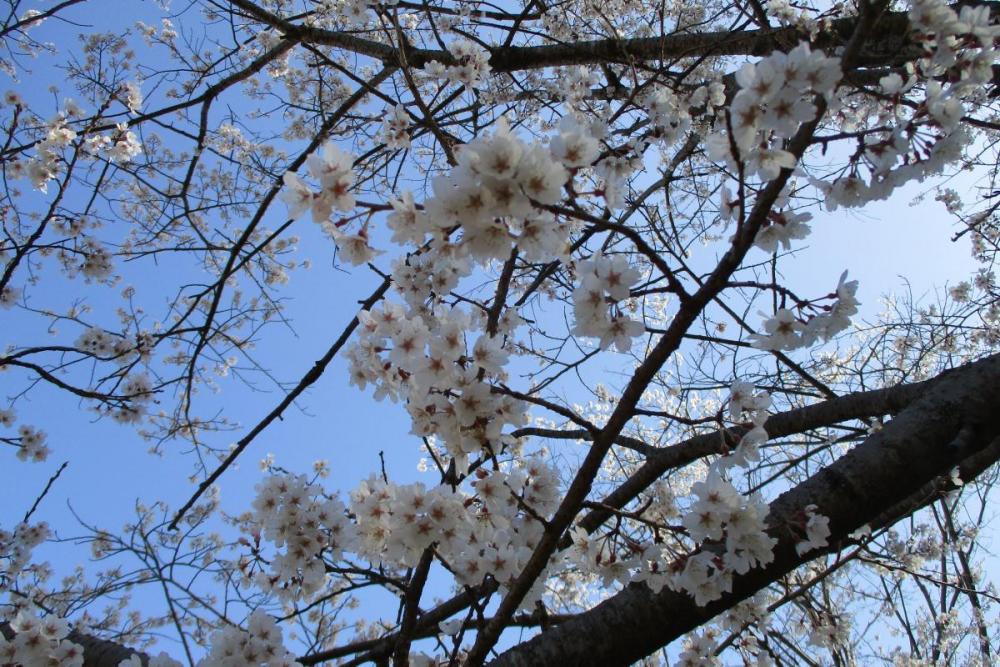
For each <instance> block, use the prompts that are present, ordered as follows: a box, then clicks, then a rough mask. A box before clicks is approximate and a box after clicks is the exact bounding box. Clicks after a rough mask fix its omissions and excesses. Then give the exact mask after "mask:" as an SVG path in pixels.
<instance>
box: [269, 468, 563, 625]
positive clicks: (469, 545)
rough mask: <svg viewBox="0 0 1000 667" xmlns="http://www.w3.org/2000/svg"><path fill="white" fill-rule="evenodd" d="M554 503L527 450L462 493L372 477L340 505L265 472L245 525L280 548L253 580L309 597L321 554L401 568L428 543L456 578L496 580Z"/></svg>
mask: <svg viewBox="0 0 1000 667" xmlns="http://www.w3.org/2000/svg"><path fill="white" fill-rule="evenodd" d="M558 502H559V484H558V479H557V478H556V475H555V471H554V470H553V469H552V468H551V467H550V466H549V465H547V464H545V463H544V462H542V461H540V460H539V459H538V458H537V457H535V458H528V459H526V460H524V461H523V462H521V463H519V464H518V465H516V466H513V467H511V468H510V469H508V470H492V471H485V470H482V469H480V470H478V471H477V472H476V475H475V476H474V478H473V481H472V483H471V493H466V492H464V491H461V490H454V489H452V488H450V487H447V486H435V487H432V488H430V489H428V488H427V487H426V486H425V485H424V484H422V483H413V484H395V483H392V482H389V481H386V480H384V479H381V478H377V477H374V476H373V477H370V478H369V479H367V480H365V481H363V482H362V483H361V484H360V485H359V486H358V487H357V488H356V489H355V490H353V491H352V492H351V494H350V503H349V505H348V506H346V507H345V506H344V505H343V504H342V503H341V502H340V501H339V500H337V499H336V498H331V497H328V496H327V495H326V494H324V492H323V490H322V489H321V488H320V487H318V486H317V485H315V484H313V483H310V482H308V481H307V480H306V479H305V478H304V477H293V476H291V475H275V476H273V477H271V478H269V479H268V480H267V481H265V482H263V483H261V484H259V485H258V487H257V497H256V499H255V500H254V503H253V507H254V510H255V512H254V515H253V518H252V519H251V521H250V526H251V530H252V531H256V532H258V533H259V535H260V536H262V537H263V538H264V539H265V540H267V541H269V542H271V543H273V545H274V546H275V547H276V548H279V549H282V551H281V552H280V553H279V554H278V555H277V556H275V557H274V558H271V559H270V560H269V571H268V572H267V573H262V574H261V575H260V576H259V577H258V579H259V582H258V583H260V584H261V585H262V586H263V587H264V589H265V590H270V591H273V592H275V593H276V594H277V595H278V596H279V597H281V598H283V599H286V600H288V601H292V600H297V599H301V598H306V599H309V598H311V597H312V596H313V595H314V594H316V593H317V592H318V591H319V590H320V589H321V587H322V586H323V585H324V584H325V582H326V576H327V575H326V570H325V565H324V562H325V560H324V558H325V559H328V560H331V561H333V562H336V561H338V560H339V559H341V558H343V557H344V555H345V553H350V554H355V555H357V556H360V557H362V558H364V559H365V560H367V561H369V562H371V563H374V564H378V565H379V566H380V567H384V568H391V569H402V568H406V567H413V566H414V565H416V563H417V561H418V560H419V559H420V556H421V554H422V553H423V551H424V550H425V549H427V548H429V547H431V546H432V545H433V546H434V548H435V552H436V554H437V555H438V557H439V558H441V559H442V560H443V561H444V562H445V563H447V564H448V567H449V569H450V570H451V571H452V572H454V573H455V576H456V577H457V579H458V580H459V581H460V582H461V583H463V584H465V585H469V586H475V585H478V584H480V583H481V582H482V580H483V577H485V576H486V575H492V576H493V577H494V578H495V579H496V580H497V581H498V582H500V583H501V584H506V583H508V582H509V581H510V579H511V578H512V577H513V576H514V575H515V574H517V573H518V572H519V571H520V569H521V568H522V567H523V565H524V564H525V563H526V562H527V558H528V557H529V556H530V555H531V553H532V549H533V547H534V545H535V544H536V541H537V539H538V538H539V537H540V536H541V533H542V531H543V526H542V524H541V523H540V522H539V521H538V518H539V517H546V516H549V515H551V513H552V512H554V511H555V509H556V507H557V505H558ZM257 549H259V547H257ZM529 606H530V604H529Z"/></svg>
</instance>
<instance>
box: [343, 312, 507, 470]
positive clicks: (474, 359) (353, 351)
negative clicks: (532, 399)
mask: <svg viewBox="0 0 1000 667" xmlns="http://www.w3.org/2000/svg"><path fill="white" fill-rule="evenodd" d="M358 319H359V321H360V323H361V326H360V333H359V335H358V338H357V340H356V341H355V342H354V343H352V344H351V346H350V347H349V348H348V349H347V351H346V354H347V357H348V360H349V363H350V374H351V376H350V377H351V383H352V384H354V385H357V386H358V387H359V388H361V389H364V388H365V387H366V386H367V384H368V383H372V384H374V386H375V388H376V389H375V397H376V398H377V399H381V398H383V397H389V398H390V399H392V400H399V399H400V398H404V397H405V398H406V408H407V411H408V412H409V413H410V417H411V419H412V422H413V428H412V431H411V432H412V433H414V434H415V435H418V436H430V435H436V436H438V437H440V438H441V439H442V441H443V443H444V445H445V446H446V448H447V449H448V451H449V453H450V454H451V455H452V456H453V457H455V458H456V460H457V463H458V465H459V468H460V469H463V468H464V461H465V460H466V457H467V455H468V454H470V453H473V452H478V451H481V450H487V451H494V452H498V451H501V449H502V445H503V442H502V438H503V436H502V431H503V429H504V427H505V426H507V425H512V426H523V425H524V424H525V423H526V415H525V410H524V407H523V403H522V402H521V401H520V400H518V399H515V398H513V397H511V396H508V395H506V394H503V393H500V392H497V391H494V390H493V388H492V387H491V385H490V383H489V382H488V380H489V378H493V377H498V376H501V375H502V374H503V366H504V365H505V364H506V363H507V356H508V355H507V352H506V351H505V350H504V339H503V337H501V336H499V335H497V336H490V335H489V334H485V333H484V334H481V335H480V336H479V337H478V338H477V340H476V341H475V343H474V344H473V346H472V349H471V350H470V349H469V348H468V342H467V340H466V332H467V331H468V330H469V329H470V324H471V320H470V318H469V316H468V315H466V314H465V313H464V312H463V311H461V310H458V309H453V310H447V311H443V312H440V313H438V314H437V316H435V317H429V318H427V319H426V320H425V319H424V318H421V317H407V315H406V313H405V311H404V310H403V308H402V307H401V306H399V305H397V304H393V303H385V304H383V305H382V306H380V307H376V308H373V309H372V310H371V311H362V312H361V313H359V315H358ZM428 321H429V323H428ZM431 327H433V329H432V328H431Z"/></svg>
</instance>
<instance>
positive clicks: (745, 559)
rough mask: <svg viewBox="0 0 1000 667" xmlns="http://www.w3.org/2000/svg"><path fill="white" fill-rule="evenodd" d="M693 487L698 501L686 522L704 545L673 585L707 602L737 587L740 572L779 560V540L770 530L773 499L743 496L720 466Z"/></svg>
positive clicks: (686, 564) (695, 536)
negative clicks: (769, 505)
mask: <svg viewBox="0 0 1000 667" xmlns="http://www.w3.org/2000/svg"><path fill="white" fill-rule="evenodd" d="M692 491H693V492H694V494H695V496H696V497H697V500H696V502H695V503H694V504H693V505H692V506H691V508H690V509H689V511H688V513H687V514H686V515H684V518H683V519H682V521H683V524H684V527H685V528H686V529H687V530H688V533H689V534H690V536H691V537H692V539H694V540H695V541H697V542H699V543H701V544H702V548H701V550H699V551H697V552H695V553H694V554H693V555H690V556H688V557H687V558H686V559H685V561H684V564H683V568H682V569H680V570H679V572H677V573H676V575H675V577H674V578H673V580H672V581H671V582H670V585H671V586H672V587H673V588H675V589H679V590H684V591H686V592H687V593H689V594H690V595H692V596H693V597H694V599H695V602H696V603H697V604H699V605H704V604H706V603H708V602H710V601H712V600H715V599H717V598H719V597H721V595H722V594H723V593H725V592H728V591H729V590H731V588H732V576H733V574H734V573H735V574H745V573H746V572H748V571H749V570H750V569H751V568H753V567H757V566H758V565H767V564H768V563H770V562H771V561H772V560H774V551H773V550H774V545H775V544H777V540H776V539H774V538H773V537H771V536H770V535H768V534H767V532H766V530H765V529H766V526H765V524H764V519H765V517H766V516H767V503H765V502H764V500H763V499H762V498H761V497H760V496H759V495H756V494H754V495H751V496H749V497H747V496H743V495H741V494H740V493H739V491H737V490H736V488H735V487H733V485H732V484H731V483H730V482H728V481H727V480H726V479H725V478H723V476H722V474H721V473H720V471H719V468H718V467H716V466H713V467H712V468H711V469H710V470H709V473H708V477H707V478H706V479H705V480H704V481H702V482H696V483H695V484H694V486H692Z"/></svg>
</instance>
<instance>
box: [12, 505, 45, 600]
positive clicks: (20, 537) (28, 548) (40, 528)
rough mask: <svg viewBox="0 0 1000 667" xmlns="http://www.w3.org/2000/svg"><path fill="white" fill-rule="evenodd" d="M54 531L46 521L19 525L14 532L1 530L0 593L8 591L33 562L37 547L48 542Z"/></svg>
mask: <svg viewBox="0 0 1000 667" xmlns="http://www.w3.org/2000/svg"><path fill="white" fill-rule="evenodd" d="M51 535H52V531H51V530H50V529H49V526H48V524H47V523H45V522H44V521H43V522H41V523H36V524H29V523H19V524H18V525H17V526H15V528H14V532H13V533H11V532H8V531H6V530H2V529H0V592H6V591H8V590H9V589H10V588H11V587H12V586H13V585H14V582H15V580H16V579H17V577H18V576H20V575H21V574H23V573H24V572H25V571H26V568H27V567H28V563H30V562H31V553H32V551H33V550H34V548H35V547H37V546H38V545H39V544H41V543H42V542H44V541H45V540H47V539H48V538H49V537H50V536H51Z"/></svg>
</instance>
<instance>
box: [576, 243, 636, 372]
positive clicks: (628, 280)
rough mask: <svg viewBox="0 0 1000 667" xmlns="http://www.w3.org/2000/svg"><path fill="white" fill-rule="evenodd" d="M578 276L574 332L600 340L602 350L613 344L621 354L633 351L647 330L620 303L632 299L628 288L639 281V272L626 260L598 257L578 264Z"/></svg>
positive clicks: (598, 255)
mask: <svg viewBox="0 0 1000 667" xmlns="http://www.w3.org/2000/svg"><path fill="white" fill-rule="evenodd" d="M577 275H578V277H579V280H580V284H579V285H578V286H577V287H576V289H575V290H573V312H574V315H575V317H576V326H575V327H574V328H573V333H574V334H576V335H578V336H588V337H591V338H598V339H599V340H600V347H601V349H602V350H605V349H607V348H609V347H611V346H612V345H613V346H614V347H615V349H617V350H618V351H619V352H628V351H629V350H631V349H632V339H633V338H635V337H636V336H640V335H642V333H643V332H644V331H645V330H646V329H645V327H644V326H643V324H642V322H637V321H636V320H633V319H630V318H629V317H627V316H626V315H625V314H624V313H623V312H622V309H621V308H620V307H619V305H618V303H619V302H620V301H623V300H625V299H627V298H628V297H629V287H631V286H632V285H633V284H635V283H636V282H638V280H639V278H640V274H639V272H638V271H637V270H636V269H634V268H632V267H631V266H629V264H628V261H627V260H626V259H625V258H624V257H621V256H614V257H606V256H604V255H602V254H597V255H594V256H593V257H591V258H590V259H589V260H587V261H584V262H579V263H578V264H577Z"/></svg>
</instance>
